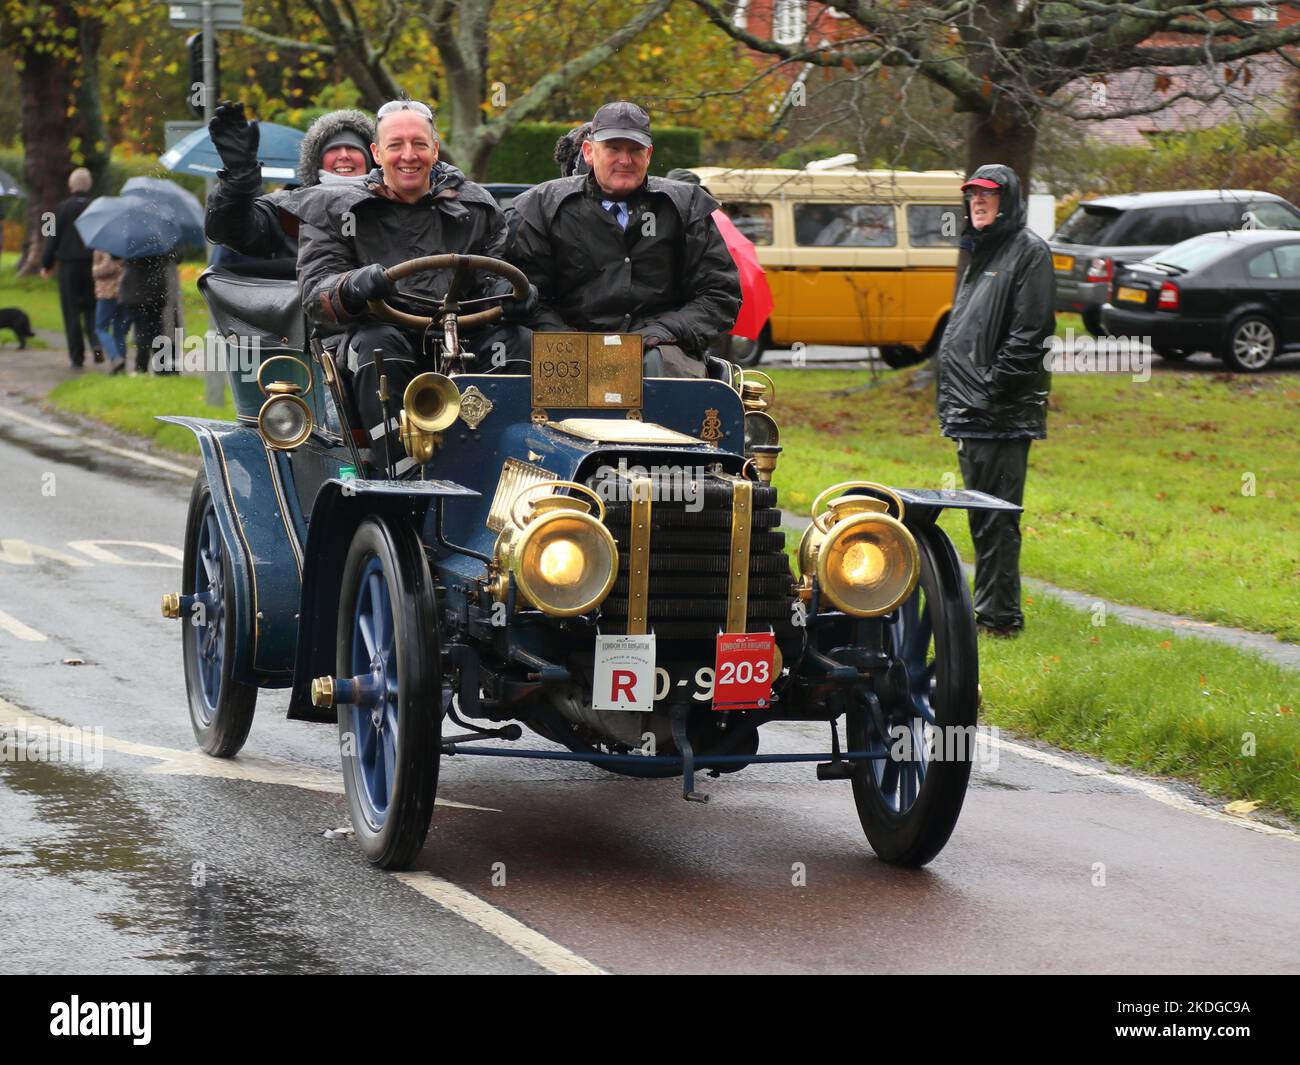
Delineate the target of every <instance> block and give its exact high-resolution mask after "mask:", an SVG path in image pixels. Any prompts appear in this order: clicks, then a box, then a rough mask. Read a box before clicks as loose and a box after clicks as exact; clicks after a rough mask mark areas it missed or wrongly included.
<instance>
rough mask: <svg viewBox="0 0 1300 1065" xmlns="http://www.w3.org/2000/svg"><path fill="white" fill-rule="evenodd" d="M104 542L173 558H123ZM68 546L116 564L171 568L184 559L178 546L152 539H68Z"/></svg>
mask: <svg viewBox="0 0 1300 1065" xmlns="http://www.w3.org/2000/svg"><path fill="white" fill-rule="evenodd" d="M104 544H113V545H114V546H116V547H144V548H148V549H149V550H150V551H156V552H158V554H160V555H162V556H163V557H164V558H168V559H174V561H172V562H145V561H135V560H133V559H129V558H123V557H122V556H121V555H119V554H118V553H117V552H116V551H110V550H109V549H108V548H107V547H104V546H103V545H104ZM68 546H69V547H73V548H76V549H77V550H78V551H80V552H81V553H82V554H84V555H89V556H90V557H91V558H93V559H94V560H95V561H96V562H107V563H109V564H110V565H116V566H165V567H166V568H168V569H171V568H172V567H173V566H175V565H176V563H177V562H184V561H185V552H184V551H182V550H181V549H180V548H179V547H173V546H172V545H171V544H156V543H154V542H153V541H152V540H69V541H68Z"/></svg>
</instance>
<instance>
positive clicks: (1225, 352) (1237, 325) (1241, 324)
mask: <svg viewBox="0 0 1300 1065" xmlns="http://www.w3.org/2000/svg"><path fill="white" fill-rule="evenodd" d="M1251 327H1254V328H1255V329H1257V330H1261V329H1262V331H1263V332H1264V335H1266V336H1267V337H1268V338H1269V342H1270V343H1271V345H1272V353H1271V354H1269V355H1268V357H1267V358H1265V359H1264V361H1262V362H1255V361H1251V362H1243V361H1242V360H1241V358H1240V356H1239V355H1238V353H1237V350H1236V346H1237V339H1238V337H1240V336H1241V334H1242V332H1243V330H1246V329H1249V328H1251ZM1281 348H1282V344H1281V337H1280V336H1279V335H1278V330H1277V326H1275V325H1274V324H1273V323H1272V322H1271V321H1270V320H1269V319H1268V318H1265V317H1264V315H1262V314H1253V313H1252V314H1243V315H1242V316H1241V317H1240V318H1238V319H1237V320H1236V321H1234V322H1233V323H1232V325H1230V326H1228V328H1227V331H1226V332H1225V333H1224V334H1223V343H1222V344H1221V346H1220V348H1219V358H1221V359H1222V360H1223V361H1224V362H1225V363H1226V364H1227V366H1228V368H1229V369H1230V370H1233V371H1235V372H1237V373H1259V371H1260V370H1264V369H1267V368H1268V367H1269V366H1271V365H1272V364H1273V362H1274V360H1275V359H1276V358H1277V356H1278V352H1279V351H1280V350H1281Z"/></svg>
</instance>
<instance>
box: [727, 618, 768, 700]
mask: <svg viewBox="0 0 1300 1065" xmlns="http://www.w3.org/2000/svg"><path fill="white" fill-rule="evenodd" d="M775 658H776V637H775V636H773V635H772V633H770V632H749V633H745V632H727V633H722V632H720V633H718V642H717V653H716V656H715V661H714V667H713V670H714V682H713V709H715V710H749V709H761V708H763V707H766V706H770V705H771V703H772V667H773V665H774V662H775Z"/></svg>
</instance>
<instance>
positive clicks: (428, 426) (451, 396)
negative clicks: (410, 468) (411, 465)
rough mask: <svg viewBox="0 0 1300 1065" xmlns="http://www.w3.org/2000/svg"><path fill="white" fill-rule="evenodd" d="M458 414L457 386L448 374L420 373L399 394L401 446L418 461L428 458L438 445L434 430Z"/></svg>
mask: <svg viewBox="0 0 1300 1065" xmlns="http://www.w3.org/2000/svg"><path fill="white" fill-rule="evenodd" d="M459 416H460V389H459V388H457V387H456V382H454V381H453V380H452V379H451V378H450V377H447V376H445V375H444V374H440V373H422V374H420V375H419V376H418V377H416V378H415V379H414V380H413V381H412V382H411V383H410V384H409V385H407V386H406V391H405V392H404V393H403V394H402V413H401V415H400V417H399V424H400V426H401V431H402V446H403V447H404V448H406V453H407V454H408V455H410V456H411V458H413V459H415V460H416V461H417V462H428V461H429V459H431V458H432V457H433V452H434V449H435V448H436V447H437V445H438V437H437V434H438V433H441V432H442V431H443V430H444V429H446V428H448V427H449V426H450V425H451V424H452V423H453V422H454V421H455V420H456V419H457V417H459Z"/></svg>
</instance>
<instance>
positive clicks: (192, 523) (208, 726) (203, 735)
mask: <svg viewBox="0 0 1300 1065" xmlns="http://www.w3.org/2000/svg"><path fill="white" fill-rule="evenodd" d="M210 513H214V504H213V502H212V489H211V488H210V487H209V485H208V476H207V473H206V472H205V471H203V470H200V471H199V473H198V476H196V477H195V478H194V487H193V488H192V489H191V490H190V508H189V513H188V514H187V515H186V518H185V553H184V561H183V562H182V563H181V566H182V573H181V592H182V593H183V594H184V595H193V594H194V591H195V576H194V563H195V555H196V553H197V551H198V539H199V534H200V532H201V531H202V529H203V525H204V523H205V522H206V520H207V517H208V515H209V514H210ZM224 556H225V559H226V560H227V561H226V563H225V564H224V565H222V578H223V579H222V594H221V597H222V602H223V609H222V612H221V616H220V617H219V618H217V619H215V622H214V623H215V624H218V625H220V626H221V632H220V634H219V635H218V637H217V638H218V639H220V640H221V641H222V648H223V650H222V660H221V683H220V688H219V692H218V695H217V698H216V700H215V702H216V705H215V707H214V709H213V711H212V713H211V715H209V714H208V708H207V705H206V703H205V701H204V698H203V688H202V682H201V681H200V679H199V676H198V673H197V669H198V665H197V662H196V658H197V654H198V651H197V643H198V640H199V634H200V632H201V631H202V626H199V625H196V624H195V623H194V620H195V615H191V616H190V617H186V618H182V619H181V624H182V625H183V626H184V630H183V631H182V634H181V656H182V659H183V660H184V665H185V691H186V695H187V697H188V703H189V712H190V725H191V726H192V727H193V729H194V738H195V740H197V741H198V745H199V747H200V748H202V750H203V751H204V753H205V754H210V755H212V757H214V758H232V757H234V755H236V754H238V753H239V750H240V748H242V747H243V746H244V742H245V741H246V740H247V739H248V731H249V729H251V728H252V727H253V713H254V711H255V710H256V709H257V688H256V687H255V686H253V685H251V684H244V683H241V682H240V681H237V680H235V679H234V678H233V677H232V676H231V666H232V664H233V663H234V660H235V627H234V624H233V621H234V619H235V617H236V613H235V609H234V606H235V579H234V567H233V566H231V565H230V564H229V562H228V560H229V558H230V552H229V550H228V549H227V550H225V551H224ZM210 620H211V619H210Z"/></svg>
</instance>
